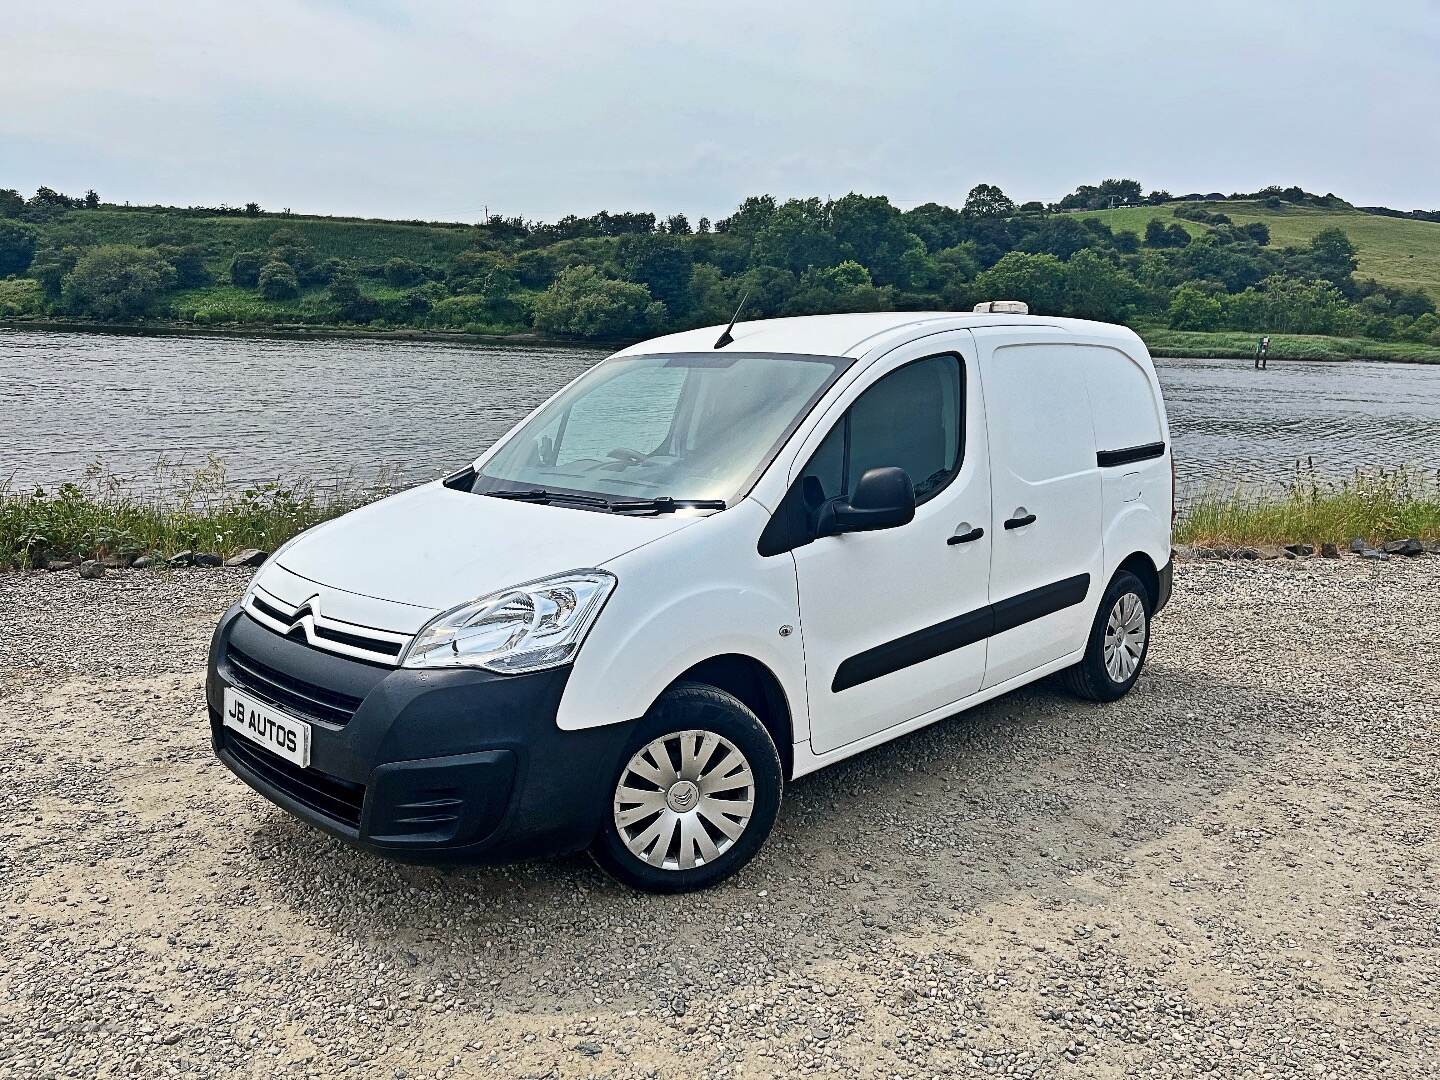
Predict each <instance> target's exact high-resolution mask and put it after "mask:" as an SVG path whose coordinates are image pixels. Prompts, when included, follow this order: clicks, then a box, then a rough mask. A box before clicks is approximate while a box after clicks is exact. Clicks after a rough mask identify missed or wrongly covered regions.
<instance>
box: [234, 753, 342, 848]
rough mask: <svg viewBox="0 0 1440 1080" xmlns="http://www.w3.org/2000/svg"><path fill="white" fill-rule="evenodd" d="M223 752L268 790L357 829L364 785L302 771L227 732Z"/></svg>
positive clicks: (318, 772) (313, 771)
mask: <svg viewBox="0 0 1440 1080" xmlns="http://www.w3.org/2000/svg"><path fill="white" fill-rule="evenodd" d="M225 749H226V750H228V751H229V752H230V754H231V756H232V757H234V758H235V760H236V761H238V762H239V763H240V764H241V765H242V766H244V767H245V768H246V769H248V770H249V771H250V772H252V773H254V774H255V776H256V777H257V778H258V779H260V780H262V781H264V782H265V783H266V784H268V785H269V786H270V787H273V788H275V789H276V790H277V791H280V792H282V793H283V794H285V795H288V796H289V797H290V798H292V799H294V800H295V801H296V802H298V803H300V804H301V805H303V806H307V807H309V808H310V809H311V810H314V811H315V812H316V813H317V814H323V815H324V816H325V817H327V818H330V819H331V820H332V821H336V822H339V823H340V824H342V825H346V826H349V827H350V828H352V829H358V828H360V808H361V807H362V806H363V805H364V803H365V785H364V784H352V783H350V782H349V781H348V780H341V779H340V778H339V777H336V776H331V775H330V774H329V773H323V772H320V771H319V770H318V769H302V768H301V767H300V766H299V765H294V764H291V763H290V762H288V761H286V760H285V759H284V758H282V757H278V756H277V755H275V754H272V753H271V752H270V751H269V750H266V749H265V748H264V747H262V746H256V745H255V744H254V743H252V742H250V741H249V740H248V739H243V738H241V737H240V736H239V735H236V734H235V733H234V732H233V731H231V730H229V729H228V728H227V729H226V730H225Z"/></svg>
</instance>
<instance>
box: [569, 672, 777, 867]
mask: <svg viewBox="0 0 1440 1080" xmlns="http://www.w3.org/2000/svg"><path fill="white" fill-rule="evenodd" d="M783 785H784V781H783V774H782V771H781V767H780V755H779V753H778V751H777V750H776V749H775V743H774V741H773V740H772V739H771V738H770V733H769V732H768V731H766V730H765V725H764V724H762V723H761V722H760V720H759V719H758V718H757V717H756V716H755V714H754V713H753V712H751V711H750V710H749V709H748V708H746V707H745V705H744V704H743V703H742V702H741V701H740V700H739V699H738V698H736V697H734V696H733V695H731V694H727V693H726V692H725V691H723V690H719V689H717V688H715V687H713V686H707V685H704V684H701V683H680V684H678V685H676V686H673V687H671V688H670V689H669V690H667V691H665V693H664V694H662V695H661V696H660V698H659V700H657V701H656V702H655V704H654V705H653V706H652V707H651V709H650V711H649V713H647V714H646V716H645V718H644V719H643V720H642V721H641V722H640V724H639V726H638V727H637V729H636V732H635V735H634V737H633V738H632V740H631V742H630V745H629V747H628V753H627V754H626V757H625V760H624V763H623V764H622V765H621V768H620V772H619V775H618V776H617V777H616V778H615V784H614V787H613V788H612V789H611V791H612V801H611V805H610V807H609V808H608V812H607V814H606V818H607V822H606V826H605V828H604V830H603V831H602V832H601V834H600V836H599V837H597V838H596V840H595V843H594V845H593V846H592V847H591V854H592V855H593V856H594V858H595V861H596V862H597V863H599V864H600V866H601V868H602V869H604V870H605V871H606V873H608V874H610V875H611V876H612V877H614V878H615V879H617V880H618V881H621V882H623V883H624V884H626V885H629V886H631V887H632V888H636V889H642V890H644V891H646V892H658V893H678V892H690V891H692V890H695V889H703V888H705V887H706V886H709V885H713V884H715V883H716V882H718V881H721V880H723V879H725V878H727V877H729V876H730V875H731V874H733V873H735V872H736V871H737V870H739V869H740V868H741V867H742V866H744V865H745V864H746V863H747V862H749V861H750V859H751V858H753V857H754V855H755V853H756V852H757V851H758V850H759V849H760V845H761V844H763V843H764V842H765V838H766V837H767V836H768V835H769V834H770V828H771V826H773V825H774V824H775V816H776V814H777V813H778V812H779V810H780V800H781V796H782V789H783Z"/></svg>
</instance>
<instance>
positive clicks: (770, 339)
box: [616, 311, 1136, 356]
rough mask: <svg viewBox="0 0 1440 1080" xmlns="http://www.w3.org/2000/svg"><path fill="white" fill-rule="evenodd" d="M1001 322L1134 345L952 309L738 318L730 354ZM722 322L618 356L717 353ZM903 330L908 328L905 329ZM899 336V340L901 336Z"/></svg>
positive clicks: (847, 346)
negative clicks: (715, 350)
mask: <svg viewBox="0 0 1440 1080" xmlns="http://www.w3.org/2000/svg"><path fill="white" fill-rule="evenodd" d="M997 326H1009V327H1013V326H1033V327H1036V328H1040V327H1045V328H1048V329H1051V330H1062V331H1066V332H1069V333H1072V334H1075V335H1077V336H1083V337H1086V338H1089V339H1092V340H1106V339H1109V340H1114V341H1122V340H1123V341H1125V342H1127V343H1133V342H1134V341H1136V338H1135V335H1134V333H1133V331H1131V330H1128V329H1126V328H1125V327H1123V326H1116V325H1114V324H1112V323H1100V322H1087V321H1086V320H1083V319H1059V318H1050V317H1048V316H1044V315H976V314H969V313H961V312H954V311H872V312H860V313H856V314H850V315H801V316H795V317H791V318H784V319H757V320H756V321H754V322H740V323H736V324H735V329H733V330H732V331H731V334H732V335H733V336H734V344H732V345H729V346H727V349H728V350H729V351H730V352H765V353H805V354H809V355H812V356H860V355H862V354H863V353H864V352H866V351H867V350H868V349H870V348H872V347H873V346H875V345H877V344H880V342H879V341H877V340H875V339H877V338H880V337H881V336H884V337H886V338H887V339H888V341H887V343H888V344H890V345H892V346H893V345H896V344H900V343H903V342H904V341H907V340H912V339H914V338H918V337H924V336H925V335H927V334H935V333H939V332H941V331H944V330H967V329H978V328H981V327H997ZM724 329H725V327H724V326H723V325H719V326H706V327H701V328H700V329H698V330H685V331H682V332H680V333H678V334H667V335H665V336H664V337H658V338H651V339H650V340H648V341H640V342H637V343H636V344H634V345H631V346H630V347H629V348H627V349H622V350H621V351H620V352H619V353H617V354H616V355H617V356H641V355H645V354H647V353H667V352H713V351H714V349H715V342H716V340H717V339H718V338H719V337H720V334H721V333H722V332H723V331H724ZM904 331H909V332H908V333H904ZM897 339H898V340H897Z"/></svg>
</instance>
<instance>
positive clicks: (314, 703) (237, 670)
mask: <svg viewBox="0 0 1440 1080" xmlns="http://www.w3.org/2000/svg"><path fill="white" fill-rule="evenodd" d="M225 663H226V666H227V667H228V668H229V669H230V675H231V678H232V680H233V681H234V683H235V685H236V686H237V687H239V688H240V689H241V690H247V691H249V692H250V693H252V694H254V695H255V696H256V697H258V698H263V699H264V700H266V701H268V702H270V703H271V704H272V705H276V706H278V707H280V708H281V709H284V710H286V711H287V712H293V713H295V714H296V715H297V716H300V717H302V718H305V719H310V720H319V721H321V722H322V723H326V724H334V725H336V726H337V727H344V726H345V725H346V724H348V723H349V722H350V718H351V717H352V716H354V715H355V710H356V709H358V708H360V699H359V698H357V697H352V696H351V695H349V694H342V693H341V692H340V691H338V690H329V689H327V688H325V687H323V686H316V685H315V684H314V683H310V682H306V681H305V680H303V679H297V678H296V677H295V676H293V675H288V674H286V673H285V672H283V671H280V670H278V669H276V668H273V667H271V666H270V665H268V664H264V663H261V662H260V661H259V660H256V659H255V658H254V657H252V656H250V655H249V654H247V653H245V652H242V651H241V650H240V649H238V648H236V647H235V645H234V644H233V643H232V644H231V645H230V646H229V647H228V648H227V649H226V652H225Z"/></svg>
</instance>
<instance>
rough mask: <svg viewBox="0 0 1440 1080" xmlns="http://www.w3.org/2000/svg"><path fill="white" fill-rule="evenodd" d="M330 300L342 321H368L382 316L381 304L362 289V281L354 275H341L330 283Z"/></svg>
mask: <svg viewBox="0 0 1440 1080" xmlns="http://www.w3.org/2000/svg"><path fill="white" fill-rule="evenodd" d="M330 302H331V303H332V304H334V305H335V308H336V313H337V314H338V315H339V317H340V320H341V321H342V322H353V323H368V322H374V321H375V320H376V319H377V318H379V316H380V305H379V304H377V303H376V302H375V301H374V300H372V299H371V298H370V297H368V296H366V295H365V294H364V293H363V292H361V291H360V283H359V282H357V281H356V280H355V279H354V278H352V277H339V278H336V279H335V280H334V281H332V282H331V283H330Z"/></svg>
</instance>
